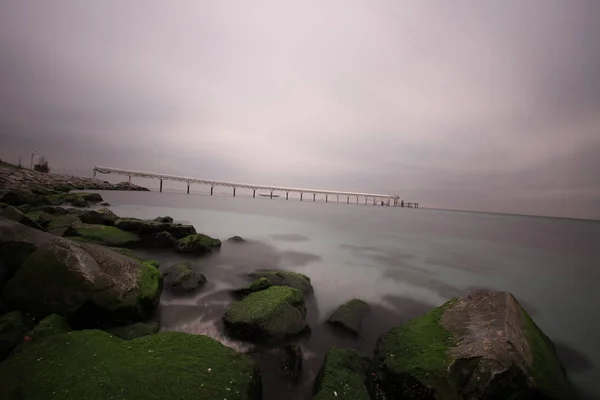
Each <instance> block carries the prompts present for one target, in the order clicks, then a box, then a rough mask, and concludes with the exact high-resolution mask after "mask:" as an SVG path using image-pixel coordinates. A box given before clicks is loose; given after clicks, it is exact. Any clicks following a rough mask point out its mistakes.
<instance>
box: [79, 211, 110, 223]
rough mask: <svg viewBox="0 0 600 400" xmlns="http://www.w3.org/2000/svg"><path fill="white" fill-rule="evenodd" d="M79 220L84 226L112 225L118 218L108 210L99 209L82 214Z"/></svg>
mask: <svg viewBox="0 0 600 400" xmlns="http://www.w3.org/2000/svg"><path fill="white" fill-rule="evenodd" d="M79 219H81V222H84V223H86V224H100V225H114V224H115V221H116V220H117V219H119V217H117V216H116V215H115V213H114V212H112V211H111V210H109V209H108V208H99V209H97V210H89V211H86V212H84V213H83V214H81V215H80V216H79Z"/></svg>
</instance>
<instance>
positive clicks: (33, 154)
mask: <svg viewBox="0 0 600 400" xmlns="http://www.w3.org/2000/svg"><path fill="white" fill-rule="evenodd" d="M36 154H37V150H34V151H33V153H31V166H30V167H29V169H33V158H34V157H35V155H36Z"/></svg>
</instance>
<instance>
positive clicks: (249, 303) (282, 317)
mask: <svg viewBox="0 0 600 400" xmlns="http://www.w3.org/2000/svg"><path fill="white" fill-rule="evenodd" d="M305 317H306V306H305V304H304V296H303V295H302V292H301V291H299V290H297V289H294V288H290V287H285V286H272V287H270V288H268V289H265V290H262V291H260V292H256V293H252V294H250V295H248V296H247V297H246V298H244V299H243V300H241V301H238V302H236V303H233V304H232V305H231V307H230V308H229V310H228V311H227V313H225V316H224V317H223V323H224V325H225V327H226V328H227V330H228V331H229V333H230V335H231V336H233V337H236V338H239V339H245V340H255V341H261V340H267V339H279V338H284V337H286V336H292V335H296V334H299V333H302V332H303V331H305V330H307V329H308V325H307V324H306V320H305Z"/></svg>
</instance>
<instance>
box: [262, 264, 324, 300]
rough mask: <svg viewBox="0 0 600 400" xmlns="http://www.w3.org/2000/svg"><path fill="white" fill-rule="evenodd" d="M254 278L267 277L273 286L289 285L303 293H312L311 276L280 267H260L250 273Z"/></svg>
mask: <svg viewBox="0 0 600 400" xmlns="http://www.w3.org/2000/svg"><path fill="white" fill-rule="evenodd" d="M250 275H251V276H252V277H253V278H255V279H259V278H267V279H268V280H269V282H271V284H272V285H273V286H289V287H292V288H294V289H298V290H300V291H301V292H302V293H305V294H306V293H312V292H313V287H312V284H311V283H310V278H309V277H308V276H306V275H304V274H300V273H298V272H292V271H284V270H279V269H260V270H258V271H256V272H253V273H252V274H250Z"/></svg>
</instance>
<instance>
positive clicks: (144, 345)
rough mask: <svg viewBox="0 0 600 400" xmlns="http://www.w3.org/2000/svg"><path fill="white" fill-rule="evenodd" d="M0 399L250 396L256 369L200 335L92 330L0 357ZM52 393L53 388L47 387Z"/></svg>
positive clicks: (256, 385)
mask: <svg viewBox="0 0 600 400" xmlns="http://www.w3.org/2000/svg"><path fill="white" fill-rule="evenodd" d="M0 376H2V377H3V379H4V378H7V377H11V378H12V379H10V380H9V379H7V380H6V384H4V381H3V384H2V385H0V398H2V399H20V400H37V399H49V398H69V399H86V400H105V399H197V400H214V399H228V400H246V399H248V400H250V399H252V400H258V399H260V398H261V387H260V373H259V371H258V368H257V366H256V363H255V362H254V361H253V360H252V359H251V358H250V357H249V356H246V355H243V354H238V353H236V352H235V351H234V350H232V349H230V348H228V347H225V346H224V345H222V344H221V343H219V342H218V341H216V340H214V339H211V338H209V337H207V336H203V335H190V334H187V333H182V332H164V333H159V334H156V335H151V336H145V337H142V338H138V339H133V340H129V341H126V340H123V339H120V338H118V337H116V336H112V335H110V334H108V333H106V332H103V331H98V330H84V331H75V332H71V333H69V334H63V335H56V336H52V337H49V338H47V339H45V340H41V341H33V342H31V343H30V344H29V345H28V346H24V347H23V349H22V350H20V351H19V352H18V353H16V354H15V356H14V357H11V358H10V359H9V360H7V361H6V362H4V363H2V364H0ZM53 393H54V394H53Z"/></svg>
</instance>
